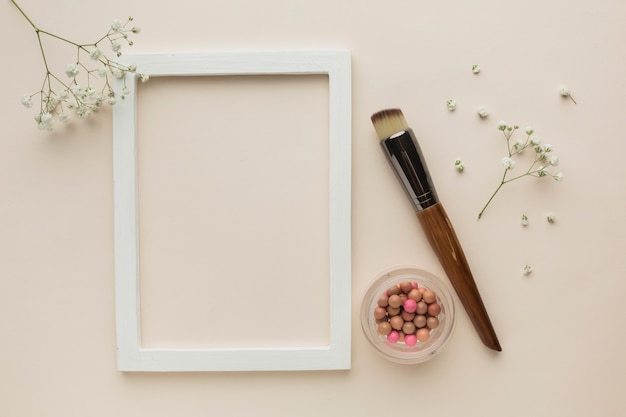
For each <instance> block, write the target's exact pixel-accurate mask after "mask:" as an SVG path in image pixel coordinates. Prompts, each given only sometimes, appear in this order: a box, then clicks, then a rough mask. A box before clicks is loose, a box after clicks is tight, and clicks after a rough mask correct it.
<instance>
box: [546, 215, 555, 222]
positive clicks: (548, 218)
mask: <svg viewBox="0 0 626 417" xmlns="http://www.w3.org/2000/svg"><path fill="white" fill-rule="evenodd" d="M546 220H548V223H554V213H548V214H547V215H546Z"/></svg>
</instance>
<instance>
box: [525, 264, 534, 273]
mask: <svg viewBox="0 0 626 417" xmlns="http://www.w3.org/2000/svg"><path fill="white" fill-rule="evenodd" d="M531 272H533V268H532V267H531V266H530V265H528V264H526V265H524V269H522V273H523V274H524V275H528V274H530V273H531Z"/></svg>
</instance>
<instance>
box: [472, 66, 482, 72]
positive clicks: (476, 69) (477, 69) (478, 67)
mask: <svg viewBox="0 0 626 417" xmlns="http://www.w3.org/2000/svg"><path fill="white" fill-rule="evenodd" d="M472 72H473V73H474V74H478V73H479V72H480V66H479V65H476V64H474V65H472Z"/></svg>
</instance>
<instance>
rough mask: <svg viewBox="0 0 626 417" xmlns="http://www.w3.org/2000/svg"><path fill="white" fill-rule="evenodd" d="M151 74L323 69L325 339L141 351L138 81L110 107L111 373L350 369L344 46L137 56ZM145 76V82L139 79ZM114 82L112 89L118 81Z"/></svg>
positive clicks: (286, 72)
mask: <svg viewBox="0 0 626 417" xmlns="http://www.w3.org/2000/svg"><path fill="white" fill-rule="evenodd" d="M122 58H123V60H124V62H128V63H133V64H136V65H137V68H138V71H140V72H141V73H145V74H147V75H149V76H150V77H151V78H152V77H160V76H181V77H182V76H220V75H265V74H271V75H281V74H283V75H298V74H327V75H328V86H329V91H328V93H329V95H328V96H329V103H328V107H329V113H328V114H329V127H328V128H329V130H328V132H329V140H330V143H329V148H330V151H329V172H328V177H329V184H328V188H329V199H328V200H329V207H328V210H329V212H328V216H329V229H330V230H329V242H328V244H329V264H330V270H329V271H328V279H329V288H330V294H329V308H330V311H329V318H330V320H329V323H328V324H329V326H330V327H329V329H330V335H329V343H328V345H326V346H298V347H294V348H292V347H275V348H273V347H262V348H254V347H252V348H215V349H214V348H209V349H198V348H189V349H185V348H182V349H180V348H176V349H168V348H145V347H143V346H142V342H141V317H140V312H141V310H140V302H141V293H140V288H139V278H140V271H139V262H138V254H139V239H138V211H137V195H138V183H137V166H136V160H137V120H136V119H137V94H136V91H137V79H138V77H137V76H136V75H135V76H133V77H128V78H130V79H127V80H126V83H127V85H128V86H129V87H130V89H131V93H130V94H128V95H126V97H125V99H124V100H119V101H118V104H116V105H115V106H114V107H113V176H114V258H115V297H116V298H115V299H116V337H117V367H118V369H119V370H120V371H160V372H166V371H178V372H180V371H272V370H273V371H282V370H284V371H296V370H341V369H349V368H350V362H351V358H350V351H351V227H350V223H351V219H350V213H351V120H352V117H351V114H352V111H351V62H350V61H351V59H350V52H349V51H347V50H320V51H260V52H213V53H179V54H140V55H132V56H131V55H128V56H123V57H122ZM148 82H149V81H148ZM121 85H122V84H121V81H118V87H121Z"/></svg>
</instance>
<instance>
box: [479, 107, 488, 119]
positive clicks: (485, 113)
mask: <svg viewBox="0 0 626 417" xmlns="http://www.w3.org/2000/svg"><path fill="white" fill-rule="evenodd" d="M488 115H489V112H488V111H487V109H486V108H485V107H479V108H478V116H479V117H480V118H481V119H484V118H485V117H487V116H488Z"/></svg>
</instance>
